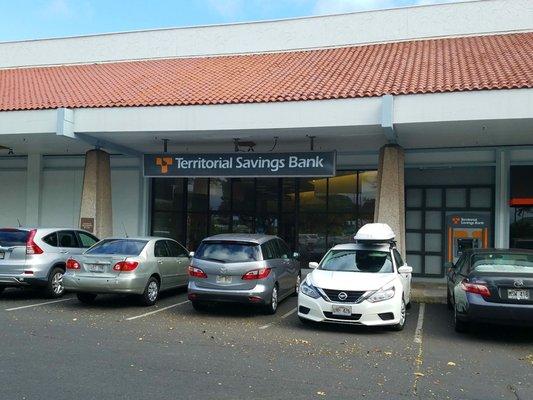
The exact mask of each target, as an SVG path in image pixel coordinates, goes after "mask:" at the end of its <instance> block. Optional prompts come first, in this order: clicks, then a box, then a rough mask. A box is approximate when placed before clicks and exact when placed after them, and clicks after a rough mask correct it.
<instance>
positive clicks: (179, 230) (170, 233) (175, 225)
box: [152, 211, 183, 240]
mask: <svg viewBox="0 0 533 400" xmlns="http://www.w3.org/2000/svg"><path fill="white" fill-rule="evenodd" d="M182 218H183V213H180V212H170V211H154V212H153V213H152V235H154V236H161V237H168V238H172V239H176V240H182V236H183V220H182Z"/></svg>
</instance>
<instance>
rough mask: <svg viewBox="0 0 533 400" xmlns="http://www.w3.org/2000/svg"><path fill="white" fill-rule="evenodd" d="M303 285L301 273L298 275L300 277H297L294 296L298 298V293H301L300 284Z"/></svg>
mask: <svg viewBox="0 0 533 400" xmlns="http://www.w3.org/2000/svg"><path fill="white" fill-rule="evenodd" d="M301 283H302V275H301V272H300V273H298V276H297V277H296V286H295V288H294V293H293V296H298V293H299V292H300V284H301Z"/></svg>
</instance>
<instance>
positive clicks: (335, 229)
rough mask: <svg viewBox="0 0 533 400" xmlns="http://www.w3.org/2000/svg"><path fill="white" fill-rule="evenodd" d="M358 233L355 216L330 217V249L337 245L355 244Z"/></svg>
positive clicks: (339, 215) (340, 215)
mask: <svg viewBox="0 0 533 400" xmlns="http://www.w3.org/2000/svg"><path fill="white" fill-rule="evenodd" d="M356 232H357V219H356V218H355V215H354V214H330V215H329V216H328V248H330V247H332V246H335V245H336V244H341V243H348V242H353V237H354V235H355V233H356Z"/></svg>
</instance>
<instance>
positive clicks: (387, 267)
mask: <svg viewBox="0 0 533 400" xmlns="http://www.w3.org/2000/svg"><path fill="white" fill-rule="evenodd" d="M320 269H321V270H324V271H346V272H370V273H390V272H393V267H392V259H391V254H390V251H376V250H332V251H330V252H329V253H328V254H327V255H326V257H325V258H324V261H322V263H321V264H320Z"/></svg>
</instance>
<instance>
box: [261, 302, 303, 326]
mask: <svg viewBox="0 0 533 400" xmlns="http://www.w3.org/2000/svg"><path fill="white" fill-rule="evenodd" d="M297 309H298V308H296V307H294V308H293V309H292V310H290V311H289V312H287V313H285V314H283V315H282V316H281V319H285V318H287V317H288V316H289V315H292V314H294V313H295V312H296V310H297ZM276 322H278V321H274V322H271V323H270V324H266V325H262V326H260V327H259V329H261V330H263V329H267V328H269V327H270V326H272V325H274V324H275V323H276Z"/></svg>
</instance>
